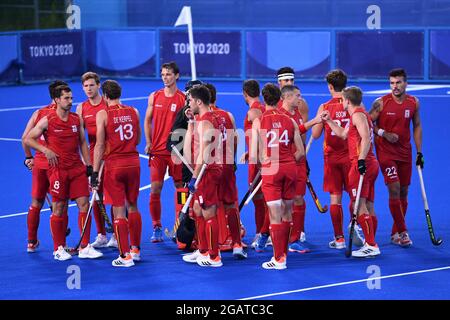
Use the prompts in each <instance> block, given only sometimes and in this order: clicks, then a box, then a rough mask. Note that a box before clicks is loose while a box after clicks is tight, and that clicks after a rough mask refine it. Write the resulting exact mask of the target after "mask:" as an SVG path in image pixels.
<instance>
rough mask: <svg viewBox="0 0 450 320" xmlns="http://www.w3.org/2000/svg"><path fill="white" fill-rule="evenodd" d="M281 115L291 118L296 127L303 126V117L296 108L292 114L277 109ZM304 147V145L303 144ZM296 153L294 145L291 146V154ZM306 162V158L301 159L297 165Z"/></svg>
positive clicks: (282, 109)
mask: <svg viewBox="0 0 450 320" xmlns="http://www.w3.org/2000/svg"><path fill="white" fill-rule="evenodd" d="M278 110H279V111H280V112H281V113H283V114H285V115H287V116H288V117H289V118H291V119H292V120H294V121H295V123H296V124H297V126H300V125H302V124H304V122H303V117H302V115H301V114H300V112H299V111H298V109H297V108H295V109H294V113H290V112H289V111H287V110H286V109H285V108H283V107H282V108H279V109H278ZM303 145H304V144H303ZM295 151H296V148H295V143H293V144H292V153H293V154H294V153H295ZM305 161H306V157H301V158H300V161H299V162H298V163H297V164H298V165H300V164H301V163H304V162H305Z"/></svg>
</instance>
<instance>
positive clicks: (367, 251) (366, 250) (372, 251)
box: [352, 243, 381, 258]
mask: <svg viewBox="0 0 450 320" xmlns="http://www.w3.org/2000/svg"><path fill="white" fill-rule="evenodd" d="M380 253H381V252H380V248H378V245H374V246H370V245H368V244H367V243H365V244H364V246H363V247H362V248H361V249H359V250H356V251H352V257H356V258H368V257H375V256H378V255H379V254H380Z"/></svg>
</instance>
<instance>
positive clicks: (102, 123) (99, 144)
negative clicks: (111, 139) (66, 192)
mask: <svg viewBox="0 0 450 320" xmlns="http://www.w3.org/2000/svg"><path fill="white" fill-rule="evenodd" d="M95 124H96V126H97V132H96V142H95V147H94V164H93V166H94V172H98V171H99V170H100V162H101V160H102V158H103V154H104V153H105V128H106V124H107V114H106V111H105V110H100V111H99V112H98V113H97V116H96V118H95Z"/></svg>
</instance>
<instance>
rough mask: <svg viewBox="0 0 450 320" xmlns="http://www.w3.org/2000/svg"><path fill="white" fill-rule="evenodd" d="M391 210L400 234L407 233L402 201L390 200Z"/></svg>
mask: <svg viewBox="0 0 450 320" xmlns="http://www.w3.org/2000/svg"><path fill="white" fill-rule="evenodd" d="M389 209H390V210H391V214H392V218H393V219H394V223H395V226H396V227H397V232H399V233H400V232H403V231H406V225H405V217H404V216H403V212H402V203H401V202H400V199H389Z"/></svg>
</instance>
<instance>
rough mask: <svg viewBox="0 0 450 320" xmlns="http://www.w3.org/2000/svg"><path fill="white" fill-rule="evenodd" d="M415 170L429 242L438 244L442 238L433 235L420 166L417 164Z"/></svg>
mask: <svg viewBox="0 0 450 320" xmlns="http://www.w3.org/2000/svg"><path fill="white" fill-rule="evenodd" d="M417 172H418V173H419V181H420V189H421V191H422V199H423V204H424V206H425V218H426V219H427V226H428V233H429V234H430V238H431V242H432V243H433V244H434V245H435V246H439V245H441V244H442V241H443V240H442V239H441V238H438V239H436V237H435V235H434V229H433V224H432V223H431V215H430V208H429V207H428V200H427V195H426V193H425V184H424V183H423V175H422V168H420V166H417Z"/></svg>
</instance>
